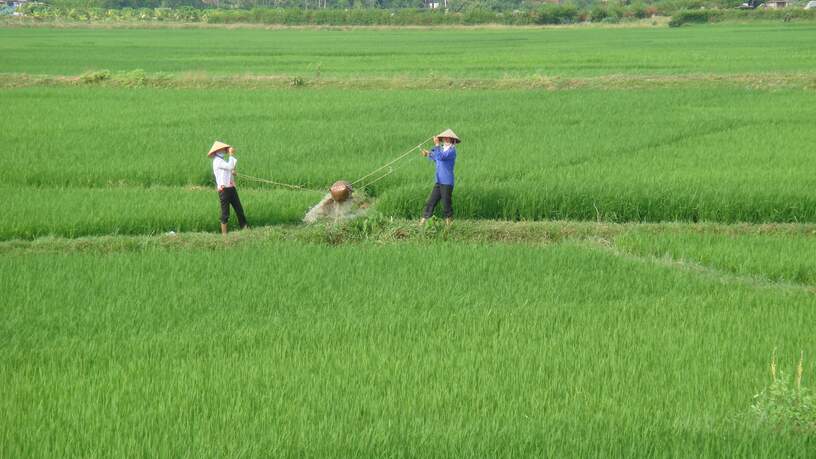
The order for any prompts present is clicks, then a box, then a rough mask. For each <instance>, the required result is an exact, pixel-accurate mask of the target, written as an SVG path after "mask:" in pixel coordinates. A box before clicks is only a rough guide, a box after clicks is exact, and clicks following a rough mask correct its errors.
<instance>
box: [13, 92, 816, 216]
mask: <svg viewBox="0 0 816 459" xmlns="http://www.w3.org/2000/svg"><path fill="white" fill-rule="evenodd" d="M2 97H3V99H4V102H5V103H6V106H7V107H8V108H9V110H12V111H14V113H15V114H16V116H17V117H18V119H19V120H37V122H36V123H29V122H22V123H21V124H20V125H18V126H17V127H16V128H15V129H14V130H13V131H6V135H7V142H6V145H7V147H8V148H9V149H10V150H11V151H14V152H15V153H16V154H17V155H18V157H20V158H24V163H25V167H23V168H19V169H6V170H5V172H3V173H2V174H3V175H2V177H0V178H2V180H3V182H4V183H5V184H7V185H8V186H21V187H32V186H33V187H43V188H61V187H68V188H73V187H80V188H85V187H102V188H106V187H112V186H113V187H135V188H137V189H140V188H145V187H152V186H177V187H186V186H211V182H212V171H211V166H210V161H209V160H208V159H207V158H206V157H205V155H204V153H205V152H206V151H207V149H208V148H209V146H210V144H211V142H212V141H213V140H215V139H220V140H225V141H228V142H230V143H232V144H234V145H235V146H236V147H237V148H238V158H239V168H238V169H239V172H243V173H246V174H249V175H253V176H256V177H263V178H269V179H272V180H276V181H280V182H284V183H291V184H298V185H304V186H307V187H309V188H316V189H325V188H326V187H328V186H329V185H330V184H331V183H333V182H334V181H336V180H339V179H346V180H355V179H356V178H359V177H361V176H363V175H365V174H367V173H368V172H370V171H372V170H373V169H374V168H376V167H379V166H380V165H382V164H385V163H386V162H388V161H390V160H391V159H393V158H395V157H396V156H397V155H400V154H402V153H403V152H405V150H407V149H408V148H411V146H415V145H416V144H417V143H418V142H419V141H421V140H422V139H424V138H425V137H426V136H430V135H432V134H434V133H437V132H439V131H440V130H441V129H442V128H444V127H454V128H455V129H456V130H457V132H458V133H459V135H461V136H463V138H464V142H463V143H462V144H461V145H460V148H459V151H460V153H459V159H458V161H457V170H456V173H457V183H456V188H455V190H454V207H455V216H456V218H491V219H508V220H537V219H559V220H564V219H580V220H592V221H597V220H601V221H612V222H624V221H639V222H656V221H677V220H679V221H719V222H797V221H798V222H808V221H816V201H814V199H816V198H814V197H813V196H812V193H809V191H808V190H810V189H812V188H813V187H814V186H816V181H814V180H815V179H814V176H813V174H811V173H809V168H808V164H809V162H810V157H809V151H810V145H811V144H813V143H814V142H816V136H814V131H813V129H811V128H810V125H809V123H810V121H809V120H810V119H812V117H813V116H816V113H814V109H813V107H816V100H811V99H814V96H813V94H812V93H811V92H807V91H796V90H785V91H745V90H737V89H730V90H726V89H664V90H650V91H637V92H635V91H626V90H618V91H597V90H584V91H575V92H544V91H533V92H530V91H519V90H508V91H463V92H456V93H451V94H449V95H448V94H446V95H444V96H440V94H439V93H438V92H436V91H424V90H423V91H395V90H353V91H352V90H330V89H320V90H309V91H290V90H274V91H252V90H249V91H248V90H230V89H210V90H192V89H185V90H172V91H168V90H158V89H150V88H134V89H124V88H104V87H94V88H82V87H80V88H27V89H14V90H4V91H3V92H2ZM440 97H441V98H442V100H443V101H444V103H443V104H442V105H439V102H440ZM808 102H813V103H808ZM424 107H436V108H435V109H434V110H432V111H431V112H428V113H429V114H427V115H423V116H416V115H417V114H419V113H422V112H423V110H424ZM668 107H671V108H670V109H669V108H668ZM769 117H770V118H773V119H780V120H781V119H784V120H785V121H784V122H779V123H775V124H773V126H771V127H768V126H767V121H766V120H767V119H768V118H769ZM624 118H625V119H627V120H628V122H627V123H624V124H618V123H609V120H614V119H624ZM519 126H535V129H522V128H519ZM100 132H104V133H105V134H104V135H99V133H100ZM45 133H47V135H45ZM433 174H434V172H433V164H432V163H430V162H429V161H427V160H424V159H422V158H421V157H420V156H419V154H416V155H411V156H409V157H407V158H406V159H405V160H404V161H402V162H400V163H398V164H396V165H395V169H394V173H393V174H391V175H390V176H388V177H386V178H385V179H383V180H381V181H379V182H377V183H375V184H373V185H372V186H371V187H369V189H368V190H367V191H368V192H369V193H371V194H372V195H374V196H375V197H376V198H377V204H376V207H377V209H378V210H379V211H380V212H382V213H383V214H385V215H388V216H394V217H400V218H418V216H419V212H420V211H421V209H422V205H423V202H424V200H425V199H426V197H427V195H428V193H429V192H430V189H431V187H432V185H433V181H434V175H433ZM239 186H241V187H242V189H248V188H254V187H260V185H258V184H255V183H248V182H246V183H245V182H241V180H240V178H239ZM263 186H265V185H263ZM56 199H61V198H60V197H59V196H57V198H56ZM65 199H70V197H69V196H68V195H66V197H65ZM310 199H311V198H310ZM125 205H127V203H125V202H123V203H121V204H120V206H125ZM304 210H305V209H304ZM270 223H271V221H270Z"/></svg>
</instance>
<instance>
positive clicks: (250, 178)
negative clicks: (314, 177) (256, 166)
mask: <svg viewBox="0 0 816 459" xmlns="http://www.w3.org/2000/svg"><path fill="white" fill-rule="evenodd" d="M235 176H236V177H241V178H243V179H246V180H250V181H253V182H260V183H267V184H270V185H276V186H282V187H286V188H289V189H292V190H300V191H314V192H315V193H325V191H320V190H315V189H313V188H306V187H304V186H300V185H291V184H289V183H282V182H276V181H274V180H268V179H262V178H260V177H253V176H251V175H246V174H240V173H238V172H236V173H235Z"/></svg>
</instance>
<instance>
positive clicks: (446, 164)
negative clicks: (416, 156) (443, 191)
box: [428, 145, 456, 186]
mask: <svg viewBox="0 0 816 459" xmlns="http://www.w3.org/2000/svg"><path fill="white" fill-rule="evenodd" d="M428 159H430V160H431V161H434V162H435V163H436V183H438V184H440V185H450V186H453V166H454V165H455V164H456V145H451V147H450V149H449V150H448V151H444V150H442V146H441V145H440V146H438V147H433V149H431V151H430V153H429V154H428Z"/></svg>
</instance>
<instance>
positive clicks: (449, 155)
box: [419, 129, 461, 225]
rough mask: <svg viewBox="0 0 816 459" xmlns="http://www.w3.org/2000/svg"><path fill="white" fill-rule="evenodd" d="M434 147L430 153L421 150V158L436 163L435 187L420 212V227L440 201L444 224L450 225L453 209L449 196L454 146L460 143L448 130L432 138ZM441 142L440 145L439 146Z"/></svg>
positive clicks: (453, 163) (451, 186)
mask: <svg viewBox="0 0 816 459" xmlns="http://www.w3.org/2000/svg"><path fill="white" fill-rule="evenodd" d="M433 140H434V145H435V146H434V147H433V148H432V149H431V151H428V150H422V156H425V157H427V158H428V159H430V160H431V161H434V162H435V163H436V185H434V187H433V191H432V192H431V195H430V196H429V197H428V202H427V203H426V204H425V210H424V211H423V212H422V220H420V221H419V224H420V225H423V224H425V222H426V221H427V220H428V219H429V218H431V215H433V213H434V209H435V208H436V204H437V203H439V200H440V199H441V200H442V209H443V213H444V215H445V223H447V224H450V223H451V217H452V216H453V207H451V194H453V166H454V165H455V164H456V144H457V143H459V142H461V140H459V137H458V136H457V135H456V134H455V133H454V132H453V131H451V130H450V129H448V130H446V131H445V132H443V133H441V134H439V135H438V136H436V137H434V139H433ZM440 142H441V144H440Z"/></svg>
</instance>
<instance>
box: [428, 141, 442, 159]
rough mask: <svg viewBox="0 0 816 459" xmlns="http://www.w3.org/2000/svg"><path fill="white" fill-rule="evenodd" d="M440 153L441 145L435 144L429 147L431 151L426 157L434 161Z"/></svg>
mask: <svg viewBox="0 0 816 459" xmlns="http://www.w3.org/2000/svg"><path fill="white" fill-rule="evenodd" d="M440 153H442V147H440V146H438V145H437V146H435V147H433V148H431V151H430V152H429V153H428V159H430V160H431V161H436V160H437V159H440V158H439V154H440Z"/></svg>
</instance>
